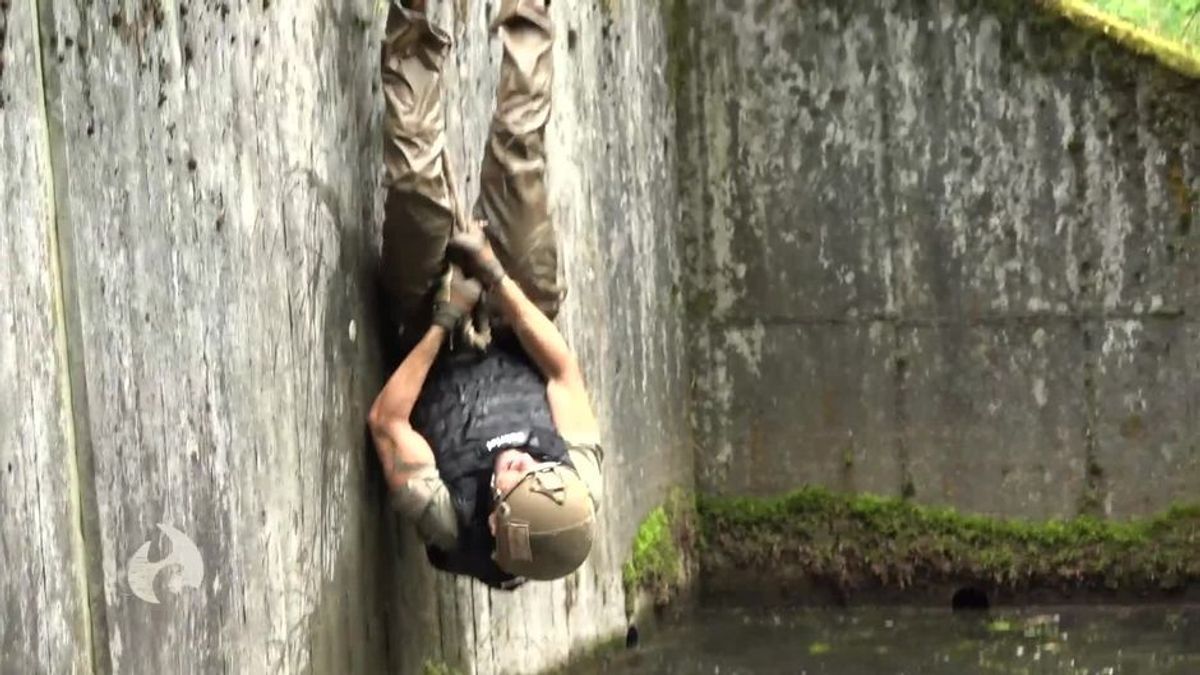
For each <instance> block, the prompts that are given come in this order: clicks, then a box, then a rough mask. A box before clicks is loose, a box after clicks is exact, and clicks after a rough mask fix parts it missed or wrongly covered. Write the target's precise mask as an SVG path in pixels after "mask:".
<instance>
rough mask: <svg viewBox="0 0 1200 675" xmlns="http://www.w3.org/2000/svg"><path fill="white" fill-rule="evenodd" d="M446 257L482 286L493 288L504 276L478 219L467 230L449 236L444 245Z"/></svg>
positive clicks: (502, 269) (501, 266)
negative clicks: (448, 241)
mask: <svg viewBox="0 0 1200 675" xmlns="http://www.w3.org/2000/svg"><path fill="white" fill-rule="evenodd" d="M446 257H447V258H449V259H450V262H452V263H454V264H455V265H458V266H459V267H461V268H462V269H463V271H464V272H466V273H467V276H470V277H471V278H473V279H476V280H478V281H479V283H481V284H483V287H484V288H488V289H490V288H493V287H494V286H495V285H496V284H498V283H500V281H501V280H503V279H504V277H505V276H506V273H505V271H504V266H503V265H501V264H500V261H499V260H498V259H497V258H496V253H495V252H494V251H493V250H492V245H491V243H490V242H488V240H487V237H486V236H484V234H483V227H482V226H481V224H480V223H479V222H478V221H476V222H475V223H474V224H473V226H472V227H471V229H470V230H469V231H467V232H463V233H461V234H456V235H454V236H453V237H451V239H450V243H449V244H448V245H447V247H446Z"/></svg>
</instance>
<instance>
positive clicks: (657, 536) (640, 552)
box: [622, 490, 696, 617]
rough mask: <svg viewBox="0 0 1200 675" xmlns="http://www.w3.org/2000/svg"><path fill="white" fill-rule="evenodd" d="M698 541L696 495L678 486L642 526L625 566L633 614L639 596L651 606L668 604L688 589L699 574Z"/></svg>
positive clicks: (628, 602)
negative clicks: (696, 546) (696, 570)
mask: <svg viewBox="0 0 1200 675" xmlns="http://www.w3.org/2000/svg"><path fill="white" fill-rule="evenodd" d="M695 541H696V508H695V497H694V496H692V495H691V494H690V493H686V492H684V491H682V490H675V491H673V492H672V494H671V495H670V497H669V498H668V499H667V501H666V502H665V503H664V504H663V505H661V506H658V507H656V508H654V509H653V510H652V511H650V513H649V515H647V516H646V518H645V519H644V520H643V521H642V523H641V525H639V526H638V530H637V534H636V535H635V536H634V539H633V543H632V546H631V551H630V554H629V559H628V560H627V561H626V562H625V565H624V567H623V568H622V579H623V581H624V587H625V602H626V612H627V614H628V615H629V616H630V617H633V616H634V615H636V614H637V613H638V611H639V608H638V607H637V602H638V600H639V598H644V599H645V600H647V601H648V602H649V604H650V606H651V607H664V606H666V605H667V604H668V603H670V602H671V601H673V600H675V599H676V598H677V597H678V596H679V595H680V593H682V592H685V591H686V590H687V589H688V586H689V584H690V583H691V581H692V580H693V577H694V576H695V569H696V558H695Z"/></svg>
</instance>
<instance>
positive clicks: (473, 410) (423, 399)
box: [412, 342, 570, 588]
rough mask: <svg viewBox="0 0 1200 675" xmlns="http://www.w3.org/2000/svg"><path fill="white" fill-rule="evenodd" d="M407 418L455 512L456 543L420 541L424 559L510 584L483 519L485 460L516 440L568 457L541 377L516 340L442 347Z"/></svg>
mask: <svg viewBox="0 0 1200 675" xmlns="http://www.w3.org/2000/svg"><path fill="white" fill-rule="evenodd" d="M412 421H413V428H414V429H416V430H417V431H418V432H419V433H420V434H421V435H422V436H424V437H425V439H426V440H427V441H429V445H430V446H431V447H432V448H433V454H434V457H435V458H436V460H437V468H438V473H439V474H440V475H441V478H442V482H444V483H445V484H446V488H447V489H448V490H449V492H450V496H451V499H452V501H453V503H454V510H455V513H456V514H457V516H458V532H459V534H458V545H457V547H456V548H455V550H453V551H444V550H441V549H439V548H436V547H433V546H429V547H426V553H427V554H428V557H429V562H430V563H432V564H433V566H434V567H437V568H438V569H441V570H444V571H447V572H451V573H454V574H465V575H469V576H472V577H475V578H476V579H479V580H480V581H482V582H484V583H485V584H487V585H489V586H492V587H493V588H502V587H505V586H506V585H509V584H510V583H511V582H512V581H513V579H514V578H513V576H512V575H510V574H508V573H507V572H504V571H503V570H501V569H500V568H499V567H497V566H496V563H495V561H493V560H492V550H493V548H494V547H495V539H494V537H493V536H492V533H491V531H490V530H489V529H488V522H487V519H488V515H489V513H490V512H491V502H492V497H491V482H492V481H491V479H492V463H493V459H494V457H495V453H497V452H500V451H502V450H506V449H508V448H518V447H525V448H528V452H529V453H530V454H531V455H534V456H535V457H539V458H541V459H544V460H551V461H561V462H564V463H567V464H569V463H570V461H569V460H568V458H567V452H566V447H565V445H564V443H563V440H562V438H561V437H560V436H559V435H558V432H557V431H556V430H555V427H554V421H553V419H552V418H551V416H550V404H549V403H548V402H547V400H546V380H545V379H544V378H543V377H542V375H541V373H539V372H538V370H537V367H536V366H535V365H534V364H533V363H532V362H531V361H530V359H529V357H528V356H527V355H526V354H525V353H524V351H523V350H521V348H520V346H519V345H516V344H512V343H509V342H494V343H493V345H492V346H491V347H489V348H488V349H487V351H484V352H479V351H475V350H469V349H464V350H460V351H457V352H444V353H443V354H442V355H441V356H439V357H438V360H437V361H436V362H435V363H434V366H433V369H432V370H431V371H430V373H429V376H428V378H426V380H425V386H424V387H423V388H422V389H421V395H420V397H419V398H418V399H417V404H416V407H415V408H414V409H413V414H412Z"/></svg>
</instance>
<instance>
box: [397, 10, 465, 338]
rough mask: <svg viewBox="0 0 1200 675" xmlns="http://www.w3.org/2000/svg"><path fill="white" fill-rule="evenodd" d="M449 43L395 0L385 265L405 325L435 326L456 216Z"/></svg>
mask: <svg viewBox="0 0 1200 675" xmlns="http://www.w3.org/2000/svg"><path fill="white" fill-rule="evenodd" d="M449 50H450V39H449V36H447V35H446V34H445V32H443V31H442V30H440V29H438V28H437V27H435V26H433V25H431V24H430V23H429V20H428V18H427V17H426V16H425V15H424V14H422V13H419V12H415V11H412V10H409V9H405V8H404V7H401V6H400V5H399V2H398V0H391V6H390V8H389V9H388V18H387V33H386V36H385V37H384V41H383V48H382V56H381V64H380V69H381V71H382V80H383V93H384V98H385V99H386V110H385V114H384V120H383V146H384V148H383V161H384V171H385V176H384V184H385V186H386V187H387V199H386V202H385V205H384V209H385V210H384V223H383V254H382V261H381V265H382V284H383V287H384V291H385V292H386V293H387V295H388V296H389V297H388V300H389V305H390V311H391V312H392V314H393V319H394V320H395V321H397V323H398V324H399V325H400V326H402V327H409V328H418V329H419V328H421V327H423V326H425V325H428V323H429V320H430V304H431V303H430V300H431V297H432V293H433V290H434V288H435V286H436V282H437V280H438V278H439V276H440V275H441V273H442V271H443V270H444V267H445V252H446V242H447V241H448V240H449V238H450V233H451V229H452V228H453V226H454V221H455V218H454V201H453V199H452V196H451V190H452V189H453V187H452V185H451V183H450V181H449V180H448V178H447V167H446V161H445V157H444V155H443V151H444V149H445V145H446V137H445V120H444V116H443V105H442V94H443V84H442V67H443V64H444V62H445V60H446V57H447V55H448V53H449Z"/></svg>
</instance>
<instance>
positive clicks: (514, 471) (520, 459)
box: [492, 448, 538, 495]
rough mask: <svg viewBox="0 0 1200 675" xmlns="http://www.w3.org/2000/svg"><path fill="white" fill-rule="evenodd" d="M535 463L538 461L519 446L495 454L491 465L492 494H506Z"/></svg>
mask: <svg viewBox="0 0 1200 675" xmlns="http://www.w3.org/2000/svg"><path fill="white" fill-rule="evenodd" d="M537 465H538V461H537V460H536V459H534V458H533V456H532V455H530V454H529V453H528V452H525V451H524V450H522V449H520V448H513V449H510V450H505V451H503V452H501V453H500V454H498V455H496V461H495V463H494V464H493V465H492V471H493V473H494V476H493V480H492V494H493V495H496V494H501V495H503V494H507V493H508V492H509V491H510V490H512V489H513V488H514V487H516V486H517V483H520V482H521V479H522V478H524V477H525V474H527V473H529V472H530V471H532V470H533V469H534V467H536V466H537Z"/></svg>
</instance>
